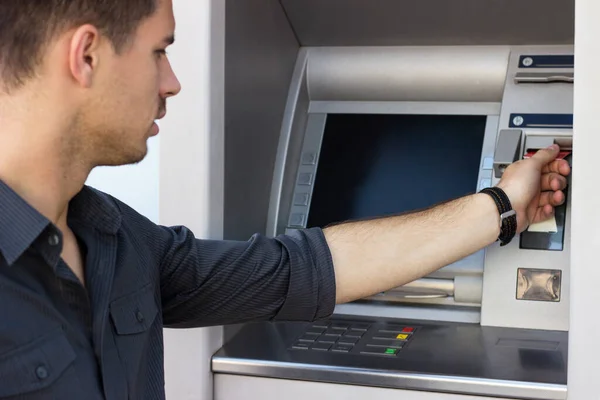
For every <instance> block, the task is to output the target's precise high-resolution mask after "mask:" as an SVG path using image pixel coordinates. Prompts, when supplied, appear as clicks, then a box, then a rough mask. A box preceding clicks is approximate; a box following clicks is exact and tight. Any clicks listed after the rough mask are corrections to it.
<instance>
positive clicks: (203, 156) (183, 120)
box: [159, 0, 225, 400]
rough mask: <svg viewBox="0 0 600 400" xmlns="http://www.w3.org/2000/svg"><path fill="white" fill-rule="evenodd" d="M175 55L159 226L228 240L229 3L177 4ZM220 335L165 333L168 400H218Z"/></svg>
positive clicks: (188, 0) (185, 0)
mask: <svg viewBox="0 0 600 400" xmlns="http://www.w3.org/2000/svg"><path fill="white" fill-rule="evenodd" d="M173 3H174V8H175V18H176V21H177V29H176V33H175V35H176V44H175V45H174V46H173V47H172V49H171V50H170V51H169V54H170V57H169V58H170V60H171V62H172V64H173V68H174V70H175V73H176V74H177V75H178V77H179V80H180V81H181V84H182V88H183V89H182V91H181V93H180V94H179V95H178V96H177V97H175V98H174V99H172V100H169V103H168V115H167V117H166V118H165V119H164V120H163V121H162V123H161V134H160V137H161V142H160V162H161V164H160V197H159V210H160V223H161V224H165V225H177V224H185V225H186V226H188V227H189V228H190V229H191V230H192V231H193V232H194V233H195V234H196V236H198V237H203V238H216V239H219V238H222V235H223V163H224V161H223V153H224V150H223V147H224V144H223V143H224V134H223V126H224V122H223V120H224V100H223V97H224V70H225V55H224V54H225V53H224V52H225V0H174V1H173ZM221 344H222V328H211V329H192V330H177V331H176V330H166V331H165V352H166V354H165V369H166V388H167V398H168V399H173V400H208V399H212V375H211V371H210V357H211V355H212V354H213V353H214V352H215V351H216V350H217V349H218V348H219V347H221Z"/></svg>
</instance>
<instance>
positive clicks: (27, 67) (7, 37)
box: [0, 0, 159, 90]
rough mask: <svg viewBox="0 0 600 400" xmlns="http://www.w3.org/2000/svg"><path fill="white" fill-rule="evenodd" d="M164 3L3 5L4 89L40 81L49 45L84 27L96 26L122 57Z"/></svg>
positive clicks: (57, 0) (100, 0)
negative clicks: (37, 76)
mask: <svg viewBox="0 0 600 400" xmlns="http://www.w3.org/2000/svg"><path fill="white" fill-rule="evenodd" d="M158 1H159V0H0V86H3V88H4V89H5V90H10V89H15V88H18V87H19V86H21V85H23V84H24V83H25V81H26V80H27V79H30V78H32V77H33V76H35V72H36V67H37V66H38V65H39V64H40V62H41V58H42V55H43V53H44V51H45V47H46V45H47V44H48V43H49V42H50V41H51V40H52V39H53V38H55V37H56V36H57V35H60V34H61V33H63V32H65V31H66V30H68V29H71V28H74V27H76V26H79V25H83V24H88V23H89V24H92V25H94V26H95V27H96V28H97V29H98V30H99V31H100V32H101V33H102V34H103V35H105V36H106V37H107V38H108V39H109V40H110V41H111V42H112V44H113V46H114V48H115V51H117V52H119V51H120V50H122V48H123V47H124V46H125V45H126V44H127V43H128V40H129V39H130V37H131V35H132V34H133V32H134V31H135V30H136V29H137V27H138V26H139V24H140V23H141V22H142V21H143V20H144V19H145V18H147V17H149V16H151V15H152V14H153V13H154V12H155V11H156V8H157V5H158V4H157V3H158Z"/></svg>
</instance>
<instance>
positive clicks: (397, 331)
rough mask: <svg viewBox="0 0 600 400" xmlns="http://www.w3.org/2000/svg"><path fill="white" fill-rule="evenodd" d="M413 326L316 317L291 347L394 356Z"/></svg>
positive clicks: (405, 341) (414, 330)
mask: <svg viewBox="0 0 600 400" xmlns="http://www.w3.org/2000/svg"><path fill="white" fill-rule="evenodd" d="M417 329H418V328H417V327H413V326H405V325H395V324H394V325H391V324H379V323H374V324H368V323H360V322H356V323H354V322H346V321H324V322H323V321H320V322H316V323H314V324H312V326H310V327H309V328H308V329H306V330H305V331H304V332H303V333H302V334H301V335H300V336H299V337H298V338H297V339H296V341H295V343H294V344H293V345H292V347H291V348H292V349H294V350H314V351H320V352H330V353H342V354H343V353H345V354H359V355H370V356H383V357H395V356H397V355H398V354H399V353H400V352H401V350H402V349H403V348H404V347H405V346H406V345H407V343H408V342H409V341H410V340H411V339H412V338H413V336H414V334H415V332H417Z"/></svg>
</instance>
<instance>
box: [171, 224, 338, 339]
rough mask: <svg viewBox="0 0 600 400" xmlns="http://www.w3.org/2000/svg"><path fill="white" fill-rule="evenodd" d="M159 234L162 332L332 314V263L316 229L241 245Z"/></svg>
mask: <svg viewBox="0 0 600 400" xmlns="http://www.w3.org/2000/svg"><path fill="white" fill-rule="evenodd" d="M161 229H162V230H163V231H162V235H164V237H165V241H166V246H165V247H163V248H164V249H165V251H164V254H165V255H164V257H163V258H162V261H161V273H160V275H161V297H162V307H163V318H164V324H165V326H168V327H181V328H185V327H200V326H209V325H225V324H233V323H240V322H248V321H259V320H286V321H313V320H317V319H322V318H326V317H328V316H330V315H331V314H332V313H333V309H334V307H335V298H336V288H335V275H334V268H333V261H332V257H331V253H330V251H329V248H328V246H327V242H326V240H325V237H324V235H323V232H322V230H320V229H318V228H314V229H307V230H298V231H293V232H292V233H290V234H288V235H282V236H278V237H276V238H268V237H265V236H263V235H259V234H256V235H254V236H253V237H251V238H250V240H248V241H219V240H200V239H197V238H195V237H194V235H193V234H192V232H191V231H190V230H189V229H187V228H185V227H172V228H166V227H162V228H161ZM163 244H164V242H163ZM161 247H162V246H161Z"/></svg>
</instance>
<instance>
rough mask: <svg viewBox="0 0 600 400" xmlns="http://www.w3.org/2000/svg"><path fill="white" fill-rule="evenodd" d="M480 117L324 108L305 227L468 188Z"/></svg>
mask: <svg viewBox="0 0 600 400" xmlns="http://www.w3.org/2000/svg"><path fill="white" fill-rule="evenodd" d="M486 119H487V117H486V116H462V115H451V116H448V115H379V114H377V115H364V114H349V115H346V114H332V115H328V117H327V122H326V125H325V131H324V136H323V142H322V146H321V152H320V155H319V163H318V170H317V174H316V177H315V186H314V191H313V196H312V200H311V205H310V210H309V214H308V224H307V226H308V227H315V226H318V227H324V226H327V225H329V224H331V223H335V222H341V221H347V220H355V219H363V218H369V217H376V216H383V215H390V214H398V213H403V212H406V211H412V210H416V209H422V208H426V207H429V206H432V205H435V204H437V203H440V202H444V201H447V200H451V199H454V198H457V197H460V196H464V195H467V194H471V193H474V192H475V190H476V189H477V178H478V175H479V168H480V162H481V151H482V146H483V139H484V134H485V125H486Z"/></svg>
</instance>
